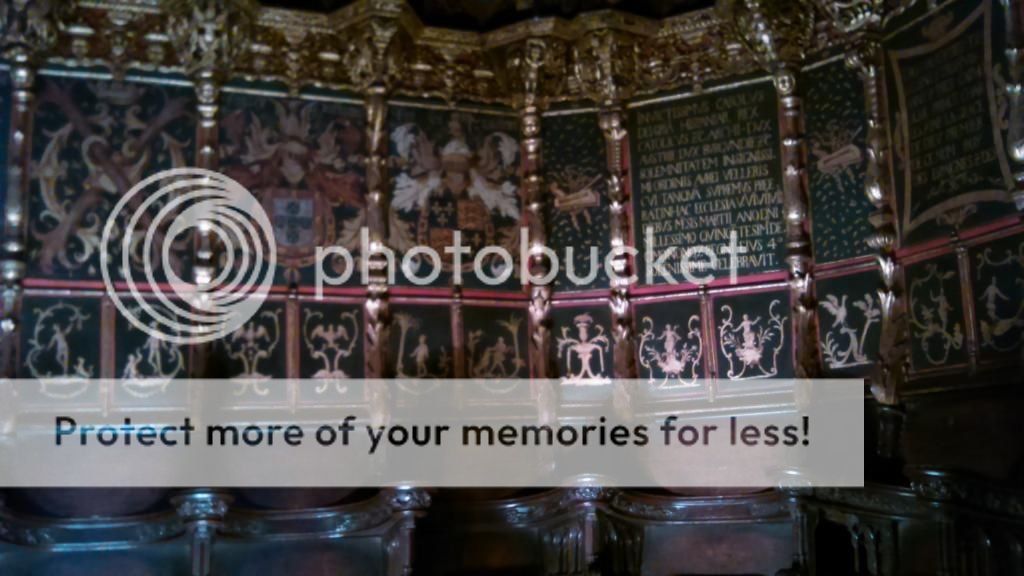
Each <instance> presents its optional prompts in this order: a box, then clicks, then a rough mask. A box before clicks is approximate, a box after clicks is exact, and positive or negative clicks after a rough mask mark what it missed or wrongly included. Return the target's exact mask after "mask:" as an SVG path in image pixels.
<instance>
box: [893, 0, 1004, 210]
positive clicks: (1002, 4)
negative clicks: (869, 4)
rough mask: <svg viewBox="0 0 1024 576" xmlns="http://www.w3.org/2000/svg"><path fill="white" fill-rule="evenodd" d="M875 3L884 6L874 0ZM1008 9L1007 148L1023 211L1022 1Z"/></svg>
mask: <svg viewBox="0 0 1024 576" xmlns="http://www.w3.org/2000/svg"><path fill="white" fill-rule="evenodd" d="M875 3H876V4H881V2H880V1H879V0H875ZM1000 5H1001V6H1002V8H1003V9H1004V10H1006V66H1007V78H1006V96H1007V98H1008V99H1009V101H1010V126H1009V127H1008V129H1007V134H1006V147H1007V152H1008V154H1009V157H1010V161H1011V162H1012V163H1013V181H1014V185H1015V189H1014V192H1013V200H1014V202H1015V203H1016V204H1017V210H1018V211H1020V212H1024V81H1022V79H1021V75H1022V74H1024V29H1022V28H1024V10H1022V8H1021V5H1020V3H1019V2H1001V3H1000Z"/></svg>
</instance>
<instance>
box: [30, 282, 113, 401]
mask: <svg viewBox="0 0 1024 576" xmlns="http://www.w3.org/2000/svg"><path fill="white" fill-rule="evenodd" d="M22 322H23V324H22V330H21V363H20V365H19V367H18V373H19V375H20V376H22V377H24V378H99V377H100V343H101V342H102V338H101V337H100V300H99V299H98V298H91V297H67V296H61V297H51V296H25V299H24V301H23V302H22ZM68 393H69V394H70V393H71V392H68ZM55 394H57V392H55Z"/></svg>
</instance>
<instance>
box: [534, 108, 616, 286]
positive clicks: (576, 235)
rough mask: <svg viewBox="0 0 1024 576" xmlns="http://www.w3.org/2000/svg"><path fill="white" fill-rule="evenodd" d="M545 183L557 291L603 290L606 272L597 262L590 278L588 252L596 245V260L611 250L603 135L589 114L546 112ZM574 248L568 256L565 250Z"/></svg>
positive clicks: (595, 116) (544, 135)
mask: <svg viewBox="0 0 1024 576" xmlns="http://www.w3.org/2000/svg"><path fill="white" fill-rule="evenodd" d="M542 127H543V130H542V135H543V138H544V144H543V145H544V186H546V187H547V190H545V192H546V194H545V197H546V198H547V201H548V205H547V216H548V221H547V227H548V246H550V247H551V248H552V249H553V250H554V251H555V254H556V255H557V256H558V259H559V273H558V275H557V276H555V281H554V282H555V284H554V286H555V289H556V290H558V291H563V292H569V291H580V290H587V289H591V288H607V287H608V275H607V274H606V273H605V270H604V266H603V265H600V264H599V266H598V270H597V274H596V275H594V278H593V280H590V281H582V282H577V281H575V280H572V279H571V278H570V277H569V270H568V267H569V266H570V265H571V266H572V268H573V276H574V277H575V278H582V279H586V278H588V277H589V276H591V272H592V270H593V268H592V266H591V262H592V258H591V256H590V254H591V250H592V248H596V249H597V261H598V262H599V263H602V262H604V257H605V255H606V254H608V252H609V250H611V243H610V235H611V230H610V228H609V214H608V189H607V183H606V177H607V166H608V162H607V160H606V159H605V148H604V136H603V135H602V134H601V129H600V127H599V126H598V123H597V115H596V114H594V113H582V114H571V115H562V116H549V117H545V118H544V122H543V125H542ZM570 247H571V248H572V249H573V257H572V258H571V259H570V258H568V253H567V249H568V248H570Z"/></svg>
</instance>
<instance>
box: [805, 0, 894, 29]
mask: <svg viewBox="0 0 1024 576" xmlns="http://www.w3.org/2000/svg"><path fill="white" fill-rule="evenodd" d="M817 4H818V6H819V7H820V8H821V11H822V12H824V13H825V14H826V15H827V16H828V18H829V20H830V21H831V22H832V25H833V26H835V27H836V28H837V29H839V30H840V31H842V32H844V33H846V34H854V33H857V32H862V31H865V30H872V29H875V28H877V27H879V26H880V25H881V24H882V15H883V13H884V10H885V0H853V1H852V2H836V1H835V0H817Z"/></svg>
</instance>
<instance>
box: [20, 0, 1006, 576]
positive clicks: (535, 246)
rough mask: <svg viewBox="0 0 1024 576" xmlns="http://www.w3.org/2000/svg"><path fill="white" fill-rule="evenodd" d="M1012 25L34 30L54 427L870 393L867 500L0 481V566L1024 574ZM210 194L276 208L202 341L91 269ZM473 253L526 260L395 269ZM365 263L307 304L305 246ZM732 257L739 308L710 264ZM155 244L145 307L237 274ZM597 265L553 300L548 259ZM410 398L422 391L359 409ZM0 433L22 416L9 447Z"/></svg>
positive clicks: (26, 332) (430, 18) (39, 317)
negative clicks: (191, 198) (237, 191)
mask: <svg viewBox="0 0 1024 576" xmlns="http://www.w3.org/2000/svg"><path fill="white" fill-rule="evenodd" d="M1022 25H1024V8H1022V6H1021V4H1020V3H1019V2H1017V1H1016V0H948V1H943V0H852V1H842V2H841V1H832V0H720V1H718V2H717V3H713V2H711V1H704V0H693V1H689V0H674V1H673V0H664V1H661V0H644V1H640V2H632V1H631V2H614V1H599V0H593V1H586V2H571V1H568V0H516V1H512V0H501V1H498V2H449V1H446V2H440V1H438V2H434V1H428V0H408V1H404V0H356V1H353V2H344V1H334V0H322V1H314V0H309V1H305V2H300V3H298V5H289V3H286V2H263V3H260V2H257V1H256V0H195V1H186V0H90V1H85V0H76V1H68V2H63V1H60V2H53V1H43V0H6V1H5V2H3V3H2V4H0V47H2V50H3V61H2V66H3V67H4V71H5V72H6V73H5V74H2V75H0V133H3V134H5V135H6V136H5V137H4V138H2V139H0V141H2V144H0V157H2V158H3V166H4V171H5V173H4V177H3V178H0V191H2V194H3V198H4V218H3V221H2V225H0V226H2V236H3V244H2V266H0V270H2V292H0V294H2V298H0V301H2V302H0V304H2V306H0V308H2V319H0V329H2V338H0V359H2V360H0V366H2V369H3V372H4V377H8V378H12V377H22V378H54V377H59V378H60V380H59V381H56V382H58V383H55V384H49V385H47V384H42V385H41V386H40V388H39V390H38V391H36V392H33V394H36V393H37V394H39V395H40V396H39V397H40V398H46V399H49V400H57V401H61V402H66V403H68V405H71V406H74V407H75V408H76V410H81V411H84V412H86V413H102V414H104V415H108V414H117V415H120V414H124V415H130V414H132V413H133V412H132V411H133V406H135V405H137V402H138V401H139V400H140V399H146V400H147V401H148V402H154V401H155V402H160V405H161V406H162V407H164V409H166V410H167V413H169V414H178V413H184V412H187V411H188V410H189V409H190V408H192V407H193V406H192V404H191V403H193V402H195V398H194V397H192V396H190V395H189V394H178V393H177V392H175V393H171V392H169V390H171V389H167V388H166V387H161V386H160V384H159V382H161V380H160V378H164V379H166V378H171V377H181V378H185V377H195V378H226V379H232V378H239V377H244V378H246V380H244V381H239V382H244V383H245V384H239V385H238V386H237V387H236V388H235V389H233V393H234V394H236V395H237V398H238V401H239V402H240V403H243V404H244V405H245V406H253V407H257V408H259V409H260V410H266V411H267V413H268V414H279V415H281V418H287V415H288V414H291V413H293V411H294V410H296V409H297V408H298V407H309V406H346V407H351V409H352V410H359V411H363V412H365V413H368V414H373V413H375V412H374V411H379V410H382V409H386V408H387V406H392V405H395V403H398V404H400V403H401V402H405V401H412V400H410V399H414V398H415V397H419V396H421V395H426V394H431V393H434V392H436V387H434V386H433V385H432V384H431V380H435V379H439V378H463V379H465V378H472V379H481V380H484V381H486V380H487V379H494V380H495V381H498V380H497V379H503V380H501V382H508V381H509V380H507V379H521V380H517V382H519V383H518V384H516V385H515V386H513V387H510V388H509V387H502V386H490V387H488V386H486V385H484V386H483V387H482V388H479V389H477V388H473V389H470V388H469V387H466V388H462V387H457V389H456V390H454V391H452V390H448V391H445V393H450V394H455V395H457V396H458V400H459V401H460V402H465V403H469V404H473V403H474V402H475V403H478V404H479V405H487V404H488V403H498V404H500V405H503V406H512V407H518V408H517V409H522V410H523V411H524V412H523V413H524V414H527V415H528V416H529V417H530V418H536V419H538V420H543V421H546V422H552V421H555V420H557V419H558V418H559V414H558V411H557V410H555V409H553V408H552V406H555V405H556V404H557V403H558V402H559V401H562V400H564V401H567V402H591V403H605V404H608V405H609V406H614V407H615V409H616V410H625V411H631V410H632V411H642V410H643V409H645V406H653V405H656V404H657V403H658V402H660V401H663V400H667V399H672V398H677V397H679V396H680V395H686V394H694V393H697V394H704V393H710V392H709V391H708V390H705V389H704V388H701V387H702V386H707V384H705V383H703V382H705V381H704V380H703V379H718V380H722V381H740V380H743V381H750V383H751V384H752V385H756V384H757V383H758V382H766V381H767V380H768V379H771V378H787V377H799V378H804V377H819V376H835V377H845V378H863V379H865V389H864V392H865V399H864V401H865V406H866V423H865V424H866V430H867V436H866V438H865V446H866V449H865V454H863V455H861V454H851V455H849V457H850V458H861V457H863V458H865V459H866V462H867V468H866V469H867V475H866V478H865V484H866V485H865V488H863V489H825V488H787V489H770V488H766V489H764V490H755V491H750V490H746V491H744V490H730V489H728V488H709V489H704V490H693V489H672V488H665V489H661V490H631V489H611V488H605V487H600V486H597V485H594V486H586V487H577V488H571V489H569V488H567V489H555V490H540V489H537V490H501V489H494V490H428V489H424V488H407V487H403V488H394V489H383V490H376V489H373V490H371V489H365V490H340V489H332V488H327V487H325V488H320V489H305V490H298V489H296V490H288V489H263V490H220V489H217V490H214V489H204V488H200V487H196V488H195V489H190V490H180V489H175V490H171V489H157V488H153V489H133V490H125V489H115V488H110V489H78V490H73V489H4V490H0V574H12V575H14V574H47V575H51V574H52V575H57V574H76V575H85V574H125V575H153V576H157V575H180V574H191V575H193V576H205V575H206V574H214V575H221V574H246V575H250V574H303V575H328V574H349V573H352V574H381V575H384V574H388V575H392V574H487V573H494V574H552V575H564V574H615V575H618V574H624V575H625V574H635V575H640V574H643V575H666V576H667V575H677V574H690V575H702V574H705V575H706V574H733V575H741V574H743V575H747V574H764V575H774V574H808V575H810V574H822V575H827V576H836V575H847V574H851V575H852V574H858V575H872V576H889V575H944V576H954V575H956V576H959V575H971V576H973V575H993V576H995V575H999V576H1003V575H1014V574H1016V575H1021V574H1024V458H1022V454H1024V436H1022V435H1021V425H1020V417H1019V415H1020V414H1021V410H1022V409H1024V388H1022V384H1024V382H1022V381H1021V380H1022V379H1021V376H1020V373H1021V372H1020V371H1021V367H1022V362H1024V223H1022V216H1021V211H1022V210H1024V102H1022V99H1024V96H1022V94H1024V88H1022V85H1021V77H1022V74H1024V70H1022V66H1024V63H1022V61H1021V58H1022V56H1021V49H1022V48H1024V30H1022ZM183 167H198V168H205V169H210V170H217V171H219V172H221V173H222V174H224V175H226V176H229V177H230V178H232V179H234V180H236V181H237V182H239V183H240V184H242V185H243V186H244V187H245V188H246V189H248V190H250V191H251V192H252V193H253V195H254V196H256V198H257V199H258V200H259V202H260V204H261V205H262V207H263V208H264V209H265V210H266V212H267V214H268V215H269V217H270V220H271V222H272V225H273V232H274V238H275V240H276V244H277V252H276V259H277V268H276V270H275V271H274V275H273V286H272V288H271V289H270V295H269V297H268V298H267V300H266V302H265V303H264V304H263V306H262V308H261V309H260V310H259V312H258V313H257V314H256V315H255V316H254V317H253V318H252V319H251V320H250V321H249V322H247V323H245V325H244V326H242V327H241V328H239V329H238V330H237V331H236V332H234V333H233V334H232V335H231V336H229V337H227V338H223V339H220V340H217V341H214V342H210V343H207V344H202V345H193V346H185V345H181V346H179V345H176V344H173V343H170V342H167V341H162V340H159V339H156V338H153V337H152V336H150V335H148V334H147V333H146V332H145V331H144V330H141V329H140V328H139V327H138V326H135V325H133V324H132V323H130V322H128V321H127V320H126V319H125V318H124V317H123V315H121V314H119V313H118V310H117V307H116V306H115V305H114V303H113V301H112V299H111V295H110V294H108V293H106V292H105V290H104V288H103V286H104V284H103V281H104V280H103V273H102V270H101V267H102V265H101V258H103V257H105V256H109V257H110V258H116V259H123V262H124V266H123V267H122V268H121V269H120V271H119V273H120V274H121V275H122V277H121V278H118V279H117V280H118V281H120V282H123V281H125V279H126V278H128V277H129V276H131V275H136V276H137V275H139V274H142V273H143V272H144V267H145V266H146V264H147V262H148V258H149V256H150V254H148V253H147V252H146V250H147V249H146V248H144V247H141V246H140V245H138V243H134V242H127V243H121V242H118V243H116V244H117V248H116V249H115V251H112V252H111V253H110V254H109V255H104V254H102V253H101V252H102V250H101V237H102V235H103V234H104V224H105V222H106V221H107V218H108V216H109V214H110V213H111V211H112V209H113V207H114V206H115V204H116V203H117V201H118V199H119V198H120V197H121V196H123V195H124V194H125V193H126V192H127V191H128V190H129V189H130V188H131V187H132V186H134V185H135V184H137V183H138V182H139V181H140V180H142V179H143V178H146V177H147V176H149V175H152V174H154V173H156V172H158V171H160V170H165V169H170V168H183ZM116 222H117V225H116V226H114V232H113V233H114V234H115V235H118V234H120V233H121V232H120V231H121V230H123V229H124V225H125V222H123V221H122V220H119V219H116ZM521 229H522V230H524V231H521ZM364 231H365V232H364ZM456 232H458V233H460V234H461V237H462V239H463V241H464V242H465V243H466V244H468V245H470V247H471V249H472V250H479V249H480V248H481V247H483V246H489V245H493V246H502V247H505V248H508V249H509V251H510V252H511V253H513V254H516V255H517V256H516V258H517V260H516V262H514V263H513V265H512V266H511V267H510V266H509V265H508V263H505V262H502V261H500V259H497V258H490V257H488V258H484V259H483V264H484V267H485V268H486V269H487V270H488V271H489V272H491V273H493V275H494V276H496V277H497V276H500V275H501V274H502V273H504V272H506V271H507V272H509V273H508V275H506V276H504V278H503V281H500V282H496V283H485V282H482V281H481V280H479V279H478V278H476V277H475V276H466V279H465V282H464V283H462V284H457V283H456V282H455V281H454V277H455V276H456V275H459V274H460V273H461V272H462V271H463V269H462V268H461V267H458V266H456V265H455V264H454V263H453V262H452V261H451V260H447V259H446V260H444V261H443V262H442V265H441V267H440V268H441V270H440V273H439V274H437V275H436V276H434V277H433V278H432V279H430V280H429V281H427V282H426V285H423V283H422V282H419V281H418V280H419V279H421V278H423V277H424V276H425V275H426V266H425V262H424V261H423V260H422V259H415V258H413V259H409V260H406V261H405V264H402V262H403V260H402V259H401V256H402V255H403V254H406V253H408V252H409V251H411V250H412V249H413V248H414V247H416V246H421V245H426V246H433V247H438V248H440V247H441V246H444V245H446V243H448V242H450V241H451V239H452V238H453V236H454V234H455V233H456ZM730 232H733V233H734V234H735V236H734V237H731V236H730ZM364 234H365V238H362V237H361V236H363V235H364ZM521 234H522V237H521ZM365 241H368V242H370V243H371V244H373V245H374V246H384V247H387V248H389V249H391V250H393V251H395V253H396V254H397V255H398V256H399V259H398V260H397V261H396V262H395V261H389V260H388V258H387V257H386V255H384V254H382V253H379V252H378V253H372V254H370V256H369V257H368V258H367V262H366V264H367V267H366V269H367V277H366V278H365V281H362V280H363V279H360V278H359V274H355V275H353V276H352V277H351V278H349V279H348V280H347V281H346V282H343V283H338V284H335V285H331V286H328V287H326V288H325V289H324V291H323V294H324V296H323V297H322V298H321V297H318V296H317V295H316V286H315V279H316V270H315V267H316V266H317V264H318V262H317V248H318V247H323V246H338V247H344V248H346V249H351V250H353V251H354V252H358V246H359V245H360V242H365ZM730 242H739V243H740V244H742V245H743V246H744V247H745V250H744V251H742V252H740V253H737V254H736V256H735V258H736V261H735V263H736V267H737V270H736V274H735V278H730V276H729V271H728V268H727V267H726V266H727V264H726V260H725V259H722V261H721V262H717V260H716V261H713V262H705V263H704V265H703V266H702V267H697V268H687V267H686V266H685V265H684V259H683V258H682V256H683V253H684V252H685V250H686V248H687V247H690V246H696V245H705V246H711V247H713V249H714V250H713V251H714V252H715V253H721V252H720V250H719V248H722V247H728V246H729V245H730ZM167 244H168V247H166V249H165V250H164V252H163V253H162V254H163V256H162V257H163V258H165V259H166V261H162V262H161V265H162V266H161V268H162V269H163V270H169V271H171V272H173V274H171V273H167V274H164V275H162V276H158V277H157V278H155V282H157V283H164V282H171V281H172V277H173V276H177V277H179V278H186V279H189V280H190V281H194V282H196V283H197V284H201V283H202V282H208V281H209V280H210V279H211V278H214V277H216V276H217V274H218V273H220V272H221V269H222V267H223V266H224V262H225V257H224V256H225V255H224V254H223V252H222V250H221V249H220V248H221V247H220V246H219V245H218V242H217V241H216V239H215V238H214V237H212V235H211V234H210V232H209V230H204V229H203V228H202V227H198V228H196V229H195V230H194V231H193V232H192V233H191V235H190V236H188V237H185V238H180V239H177V240H176V241H174V242H171V241H168V242H167ZM521 245H524V246H525V247H526V251H525V253H524V258H525V262H520V261H519V260H518V258H519V256H518V255H519V254H520V246H521ZM590 246H596V247H598V249H599V253H600V254H601V255H602V258H603V256H604V255H605V254H609V253H610V254H612V266H613V268H612V269H613V270H614V272H615V273H614V274H609V273H608V272H607V271H605V270H599V269H596V268H594V267H593V266H592V265H591V261H590V257H589V254H588V253H587V251H586V249H585V248H584V247H590ZM569 247H573V248H576V249H577V250H576V252H575V253H574V255H573V256H572V257H570V258H569V259H567V260H565V261H563V262H561V266H560V267H559V269H558V270H557V272H556V271H555V270H554V269H553V266H552V261H551V259H550V257H549V256H548V255H546V252H545V251H546V250H548V249H550V250H552V251H554V252H557V253H559V254H562V253H565V249H566V248H569ZM624 248H636V249H638V250H646V251H649V253H650V255H652V256H653V259H648V258H645V257H643V256H639V255H638V256H635V257H634V256H632V255H630V253H629V252H628V251H627V250H624ZM662 256H664V258H662V259H661V260H659V258H661V257H662ZM520 264H522V265H523V268H522V269H521V268H520ZM326 266H328V267H329V268H331V269H332V270H333V272H334V273H339V272H340V268H339V267H340V266H342V263H339V262H338V261H331V260H329V261H328V262H327V263H326ZM523 270H527V271H529V272H531V273H532V274H535V275H539V276H543V275H545V274H548V273H549V272H550V273H551V275H552V278H553V280H552V281H551V282H550V283H536V284H525V285H524V284H523V283H521V275H522V273H523ZM711 273H713V274H711ZM631 274H635V276H636V278H635V280H636V281H635V282H634V281H630V280H629V279H628V277H629V276H630V275H631ZM693 275H696V276H697V278H693V277H692V276H693ZM712 276H714V278H712ZM670 277H671V278H670ZM705 278H706V279H705ZM673 279H674V280H673ZM271 377H272V378H304V379H313V380H311V381H313V382H314V385H311V386H293V387H291V388H289V391H288V394H287V395H286V397H285V396H281V395H275V394H271V393H269V391H268V389H266V388H263V387H261V386H260V384H259V378H271ZM395 377H401V378H415V379H417V380H416V382H422V383H423V384H422V386H415V387H413V386H410V387H408V389H403V390H402V391H401V392H400V393H399V394H398V395H397V397H387V398H386V397H377V396H374V395H373V394H371V393H369V392H368V389H367V388H364V387H361V386H359V385H356V384H354V383H353V384H352V385H347V384H345V382H346V381H348V380H350V379H360V378H395ZM99 378H106V379H111V380H108V381H110V382H122V383H121V384H120V385H116V386H115V385H104V384H100V383H97V381H96V380H92V379H99ZM625 378H638V379H641V380H643V381H645V382H647V387H646V389H645V390H644V392H643V394H642V395H640V396H636V395H633V393H632V392H631V391H629V390H626V389H624V388H617V384H616V383H615V382H616V379H625ZM114 379H118V380H114ZM552 380H554V381H557V382H558V384H557V385H556V386H555V387H554V388H552V387H550V386H547V385H545V384H543V382H549V381H552ZM317 381H322V382H323V384H316V383H315V382H317ZM352 381H353V382H357V380H352ZM595 383H596V384H598V385H595ZM3 386H4V384H0V394H4V393H5V392H4V390H3V389H2V387H3ZM174 390H176V391H178V392H180V391H181V390H182V389H181V388H177V389H174ZM21 401H24V397H22V398H21ZM538 406H539V408H538ZM636 413H639V412H636ZM5 424H7V422H6V420H5V412H4V408H3V406H0V442H3V441H4V440H3V435H4V434H6V433H7V431H6V428H5ZM2 465H4V464H3V463H0V466H2Z"/></svg>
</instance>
